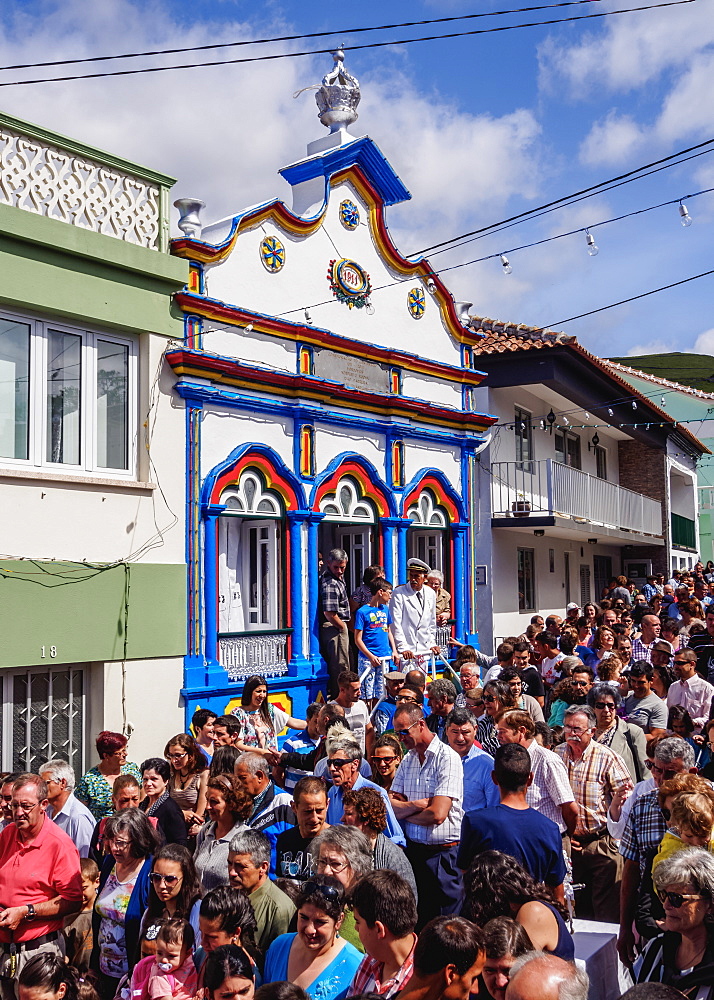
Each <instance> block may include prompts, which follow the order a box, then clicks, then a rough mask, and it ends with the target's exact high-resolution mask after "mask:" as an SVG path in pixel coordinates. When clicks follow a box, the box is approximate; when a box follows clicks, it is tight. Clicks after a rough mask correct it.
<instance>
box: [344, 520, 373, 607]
mask: <svg viewBox="0 0 714 1000" xmlns="http://www.w3.org/2000/svg"><path fill="white" fill-rule="evenodd" d="M337 544H338V546H339V548H341V549H344V550H345V552H346V553H347V569H346V570H345V576H346V578H347V579H346V583H347V584H348V589H347V593H348V594H352V593H354V591H355V590H357V588H358V587H359V586H360V585H361V583H362V575H363V573H364V571H365V569H366V568H367V567H368V566H371V565H372V526H371V525H370V524H362V525H345V526H342V525H341V526H340V527H339V529H338V533H337ZM358 552H359V554H360V557H361V558H359V559H358V558H357V553H358ZM360 564H361V568H360Z"/></svg>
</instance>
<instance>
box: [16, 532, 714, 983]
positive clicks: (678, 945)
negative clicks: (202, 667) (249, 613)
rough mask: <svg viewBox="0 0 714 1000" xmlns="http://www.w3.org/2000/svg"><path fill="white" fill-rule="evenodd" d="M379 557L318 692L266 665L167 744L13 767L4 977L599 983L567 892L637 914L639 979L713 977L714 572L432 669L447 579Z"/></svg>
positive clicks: (578, 611) (623, 923) (461, 650)
mask: <svg viewBox="0 0 714 1000" xmlns="http://www.w3.org/2000/svg"><path fill="white" fill-rule="evenodd" d="M337 555H339V551H338V553H337ZM334 556H335V553H330V557H334ZM339 561H341V562H344V560H338V562H339ZM701 569H702V570H703V569H704V567H701ZM339 570H340V566H339V565H338V566H335V558H331V559H329V560H328V563H327V566H326V569H325V573H327V574H330V576H331V582H330V586H329V588H328V590H330V592H331V593H332V594H333V596H334V594H335V593H337V591H339V588H338V587H336V586H335V582H336V581H337V582H339V580H340V579H341V576H342V574H343V573H344V565H343V566H342V574H341V573H340V572H339ZM374 570H379V571H380V573H381V567H370V568H369V571H368V573H366V574H365V576H366V582H365V585H364V587H363V588H362V593H361V594H360V593H356V594H353V595H351V598H348V599H347V601H346V603H345V607H346V611H345V614H346V615H347V616H348V618H344V619H343V618H340V619H339V620H340V621H348V620H349V621H351V620H352V619H353V618H354V623H355V626H356V627H355V629H354V635H352V636H348V639H349V641H348V642H347V651H348V657H349V655H351V654H350V647H351V645H352V644H354V646H355V652H356V660H355V662H354V663H353V662H352V661H350V660H349V659H348V660H347V662H345V663H342V662H340V666H341V667H342V668H343V669H340V670H339V672H337V673H335V672H334V671H333V672H332V673H331V674H330V677H331V683H333V682H334V687H333V689H332V691H331V692H330V693H331V694H332V695H333V697H332V698H331V700H329V701H325V700H320V701H318V702H315V703H314V704H312V705H310V706H309V708H308V710H307V712H306V718H305V719H304V720H303V719H298V718H293V717H292V716H290V715H288V714H287V713H286V712H284V711H282V710H281V709H279V708H278V707H276V706H274V705H273V704H271V702H270V700H269V698H268V685H267V682H266V680H265V678H264V677H261V676H258V675H255V676H253V677H250V678H247V679H246V681H245V683H244V684H243V687H242V690H241V694H240V701H241V704H240V706H239V707H238V708H237V709H236V710H235V711H234V712H233V713H232V714H229V715H223V716H217V715H215V713H213V712H211V711H210V710H208V709H199V710H198V711H197V712H196V713H195V714H194V717H193V720H192V725H191V732H190V733H179V734H177V735H176V736H174V737H172V738H171V739H170V740H169V741H168V742H167V743H166V745H165V747H164V748H163V752H161V756H158V755H157V756H155V757H150V758H147V759H146V760H144V761H142V762H141V763H138V764H137V763H135V762H132V761H130V760H128V746H127V744H128V741H127V738H126V736H124V735H122V734H120V733H112V732H102V733H100V734H99V735H98V736H97V738H96V749H97V756H98V763H97V764H96V765H95V766H93V767H92V768H91V769H90V770H89V771H87V773H86V774H85V775H84V776H82V777H81V779H80V780H79V781H76V777H75V774H74V772H73V770H72V768H71V767H70V766H69V764H67V763H66V762H65V761H62V760H59V759H53V760H48V761H46V762H44V763H43V764H42V765H41V766H40V767H39V768H38V770H37V773H22V774H6V775H3V776H2V778H0V800H1V805H2V811H3V820H2V830H1V831H0V900H2V903H1V904H0V948H1V949H2V960H1V961H0V992H1V993H2V997H3V1000H10V998H18V1000H63V998H68V1000H97V998H99V1000H114V998H121V1000H130V998H134V1000H159V998H162V1000H168V998H170V997H173V998H177V1000H194V998H200V1000H252V998H253V997H254V996H255V997H257V998H258V1000H307V998H308V997H310V998H312V1000H342V998H345V997H359V998H360V1000H365V998H367V997H376V996H382V997H385V998H387V1000H389V998H391V997H396V996H397V995H399V997H400V998H403V1000H441V998H444V1000H467V998H468V997H469V996H470V995H475V994H479V995H481V996H484V997H486V998H487V1000H488V998H490V1000H564V998H569V1000H587V997H588V990H589V982H588V977H587V974H586V972H585V971H584V969H583V968H582V964H580V965H579V964H577V963H576V961H575V957H576V956H575V943H574V939H573V936H572V933H571V928H572V918H573V916H578V917H585V918H586V919H587V918H590V919H596V920H598V921H606V922H613V923H618V924H619V926H620V933H619V940H618V947H619V951H620V955H621V957H622V960H623V962H624V963H625V965H626V966H628V967H629V969H630V970H631V972H632V976H633V981H634V982H635V984H636V985H635V986H634V987H633V989H632V990H631V991H628V993H627V994H626V996H627V997H628V998H629V997H632V998H633V1000H634V998H635V997H638V996H639V997H641V998H642V1000H645V998H647V997H650V998H651V1000H655V998H659V1000H665V998H667V997H676V996H679V997H681V996H685V997H689V998H690V1000H714V935H713V934H712V926H713V925H714V788H713V787H712V782H711V780H710V779H711V778H712V776H714V770H713V769H714V760H713V759H712V757H711V751H712V750H714V743H710V738H711V734H712V730H714V721H713V720H712V696H714V686H712V681H713V680H714V601H713V600H712V599H711V598H709V597H708V594H702V587H703V585H706V587H707V588H709V586H710V585H711V584H712V583H714V577H713V580H712V581H707V580H706V578H705V576H704V575H703V574H702V575H698V574H697V573H694V574H692V575H691V577H689V576H688V575H686V574H683V575H680V576H679V578H678V579H677V580H676V581H674V582H669V583H664V582H663V581H661V580H658V579H657V578H656V577H654V578H651V580H650V581H648V586H649V587H650V590H649V591H648V592H643V593H642V594H638V593H634V592H633V590H634V588H633V587H632V586H631V585H630V583H629V582H628V581H627V580H626V579H625V578H618V579H617V580H614V581H613V583H612V587H611V588H610V589H609V591H610V592H609V594H608V595H607V596H604V597H603V598H602V599H601V601H600V603H599V605H595V604H590V605H587V606H586V607H584V608H579V607H577V606H576V605H569V606H568V607H567V609H566V610H565V615H564V616H563V617H560V616H558V615H549V616H548V617H547V618H546V619H545V620H544V619H543V618H542V617H540V616H538V615H535V616H534V617H533V620H532V621H531V623H530V624H529V626H528V628H527V629H526V630H525V632H524V633H523V634H522V635H518V636H513V637H509V638H506V639H504V640H503V641H502V642H500V643H499V645H498V648H497V649H496V650H495V651H494V655H493V656H489V655H488V654H487V653H485V652H484V651H482V650H476V649H475V648H473V647H471V646H464V645H461V644H460V643H457V642H454V643H453V647H454V651H455V658H454V660H453V663H452V665H451V668H450V670H449V671H445V672H446V673H448V674H449V676H450V677H451V678H452V679H451V680H450V679H448V677H438V678H436V679H432V680H429V678H428V677H427V676H426V674H425V672H424V670H423V669H422V667H424V666H425V657H428V656H429V654H430V652H431V650H432V648H433V647H432V646H431V645H430V643H431V642H432V641H434V642H435V640H434V635H435V632H434V630H435V628H436V626H437V617H438V616H439V615H441V616H442V618H443V616H444V615H448V613H449V611H448V594H446V593H445V592H443V593H441V594H440V593H439V592H440V591H443V578H441V579H439V575H437V576H434V574H432V573H431V571H430V570H429V567H427V566H425V565H424V564H422V563H420V562H419V561H418V560H412V561H411V565H410V566H409V582H408V583H407V584H405V585H403V586H402V587H399V588H396V590H395V591H394V592H393V591H392V587H391V585H390V584H389V582H388V581H387V580H385V579H384V577H383V575H380V574H379V573H377V575H375V574H374ZM430 576H431V581H430V582H427V580H428V579H429V577H430ZM675 583H676V586H675ZM343 586H344V583H343ZM425 587H427V588H428V589H429V591H430V593H431V595H432V596H431V597H426V596H424V595H423V600H420V599H419V598H418V596H417V595H418V594H419V592H420V591H422V590H423V589H424V588H425ZM666 588H669V589H666ZM685 589H686V591H687V595H689V596H685V593H684V591H685ZM397 592H399V594H398V595H397V596H398V600H397V601H396V602H394V594H397ZM692 594H698V595H699V596H696V597H692V596H691V595H692ZM337 596H338V597H340V600H341V595H340V594H338V595H337ZM670 596H671V597H672V600H666V598H668V597H670ZM694 602H698V606H696V605H695V603H694ZM365 608H366V609H367V610H366V611H365V610H363V609H365ZM439 609H441V610H439ZM700 610H701V618H700V617H699V612H700ZM360 611H361V612H362V613H361V614H360ZM325 613H326V614H328V613H329V614H332V615H333V616H334V615H337V612H330V611H326V612H325ZM664 615H666V618H664V620H663V616H664ZM687 616H689V618H688V619H687ZM338 617H339V615H338ZM397 619H398V621H399V625H396V622H397ZM700 620H701V622H702V625H701V626H700V625H699V624H698V622H699V621H700ZM325 621H326V622H327V621H328V619H327V618H326V619H325ZM441 624H442V625H443V624H444V622H443V621H442V623H441ZM357 626H361V627H357ZM395 626H396V627H395ZM329 627H330V628H331V629H333V630H335V629H338V630H340V631H341V629H340V626H338V625H336V624H335V621H334V619H333V620H332V621H331V622H330V625H329ZM663 634H666V635H668V636H669V638H666V639H663V638H662V635H663ZM375 636H376V638H377V639H378V640H379V642H377V641H375ZM328 638H329V641H330V642H332V641H333V640H334V639H335V636H334V635H333V636H330V637H328ZM339 642H341V639H340V640H339ZM339 642H335V643H333V644H334V645H339ZM385 642H386V645H385ZM353 665H354V666H356V667H357V670H353V669H352V666H353ZM285 729H288V730H290V731H291V732H290V734H289V736H288V738H287V739H283V738H282V737H280V734H281V733H282V732H283V731H284V730H285ZM279 737H280V738H279ZM158 749H159V748H157V750H158ZM657 991H659V992H657ZM667 991H669V992H667Z"/></svg>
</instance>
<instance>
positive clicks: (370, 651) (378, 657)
mask: <svg viewBox="0 0 714 1000" xmlns="http://www.w3.org/2000/svg"><path fill="white" fill-rule="evenodd" d="M369 589H370V590H371V591H372V600H371V601H370V602H369V604H364V605H363V606H362V607H361V608H358V609H357V612H356V614H355V643H356V645H357V649H358V651H359V653H358V658H357V669H358V672H359V675H360V677H361V676H362V674H363V673H364V671H365V670H367V669H369V673H368V674H367V675H366V676H365V678H364V680H363V681H362V688H361V692H360V693H361V695H362V697H363V698H364V700H365V701H366V702H367V703H368V704H369V707H370V708H374V706H375V704H376V703H377V702H378V701H379V700H380V698H382V696H383V694H384V668H383V661H384V660H386V659H391V658H392V656H394V657H396V658H397V659H398V657H397V647H396V646H395V644H394V637H393V635H392V632H391V629H390V627H389V626H390V625H391V624H392V616H391V614H390V613H389V598H390V597H391V596H392V585H391V583H390V582H389V581H388V580H385V579H384V578H383V577H378V578H377V579H376V580H373V581H372V583H371V584H370V585H369Z"/></svg>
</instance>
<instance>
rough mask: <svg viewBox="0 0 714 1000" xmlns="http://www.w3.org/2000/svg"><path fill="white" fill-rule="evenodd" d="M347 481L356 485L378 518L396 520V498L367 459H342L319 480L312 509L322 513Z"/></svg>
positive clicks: (338, 457) (314, 492) (361, 496)
mask: <svg viewBox="0 0 714 1000" xmlns="http://www.w3.org/2000/svg"><path fill="white" fill-rule="evenodd" d="M343 480H344V481H346V482H348V481H352V483H354V484H356V486H357V492H358V493H359V497H360V499H361V500H367V501H369V502H371V504H372V505H373V506H374V508H375V510H376V512H377V515H378V517H393V516H395V514H396V504H395V502H394V496H393V495H392V492H391V490H390V489H389V487H388V486H387V484H386V483H385V482H384V481H383V480H382V478H381V477H380V475H379V473H378V472H377V470H376V469H375V467H374V466H373V465H372V463H371V462H369V461H367V459H366V458H362V457H361V456H359V455H351V454H349V453H343V454H342V455H338V456H337V458H335V459H333V461H332V462H331V463H330V465H329V466H328V467H327V469H326V470H325V471H324V472H323V473H322V474H321V475H320V476H318V478H317V482H316V483H315V486H314V488H313V491H312V496H311V498H310V507H311V509H312V510H314V511H322V510H323V508H324V506H325V504H326V502H328V503H329V498H330V496H334V497H337V496H338V486H339V484H340V482H341V481H343Z"/></svg>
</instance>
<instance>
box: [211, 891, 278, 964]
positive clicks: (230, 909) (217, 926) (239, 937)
mask: <svg viewBox="0 0 714 1000" xmlns="http://www.w3.org/2000/svg"><path fill="white" fill-rule="evenodd" d="M198 923H199V927H200V931H201V950H200V951H199V952H198V953H197V955H196V965H197V966H198V968H199V969H200V970H201V972H200V975H201V977H202V975H203V971H204V969H205V965H203V964H202V963H205V961H206V956H208V955H210V954H211V953H212V952H214V951H216V949H217V948H221V947H222V946H224V945H228V944H234V945H237V946H238V947H240V948H242V949H243V950H244V951H245V952H247V954H248V955H249V956H250V959H251V961H252V962H253V964H254V965H255V966H256V967H260V968H262V965H263V956H262V954H261V952H260V948H259V947H258V945H257V944H256V938H257V935H258V922H257V921H256V919H255V911H254V910H253V907H252V905H251V902H250V900H249V899H248V893H247V892H246V891H245V890H244V889H237V888H234V887H233V886H231V885H219V886H218V888H217V889H211V891H210V892H207V893H206V895H205V896H204V897H203V899H202V900H201V907H200V910H199V918H198Z"/></svg>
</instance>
